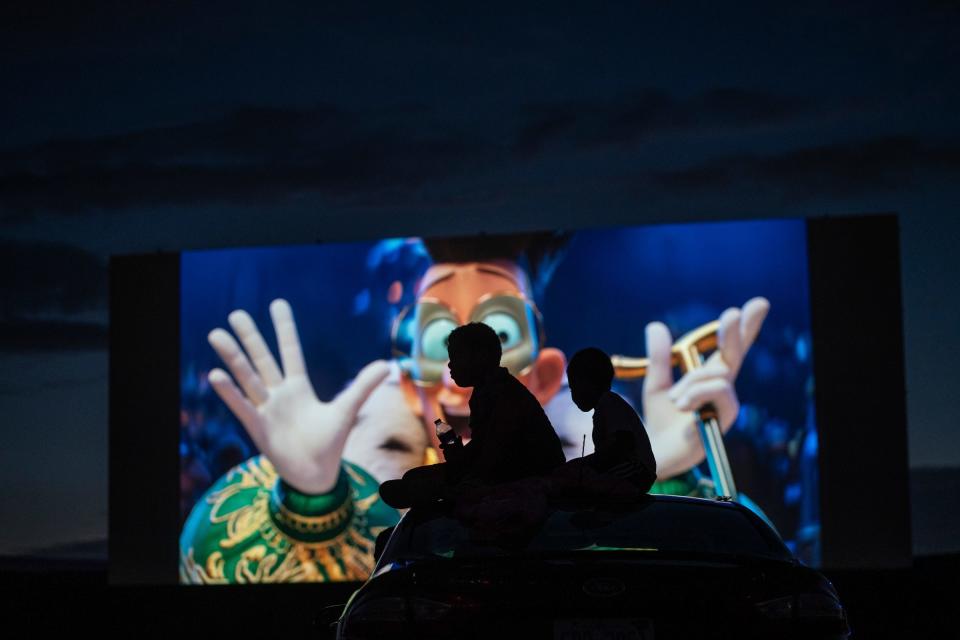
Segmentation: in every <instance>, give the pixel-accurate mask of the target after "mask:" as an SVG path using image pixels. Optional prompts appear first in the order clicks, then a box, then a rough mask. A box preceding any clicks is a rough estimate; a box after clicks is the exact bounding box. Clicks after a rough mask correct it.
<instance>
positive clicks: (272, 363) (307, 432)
mask: <svg viewBox="0 0 960 640" xmlns="http://www.w3.org/2000/svg"><path fill="white" fill-rule="evenodd" d="M270 316H271V317H272V318H273V325H274V329H275V330H276V333H277V344H278V345H279V349H280V361H281V362H282V363H283V371H282V372H281V371H280V369H279V367H277V362H276V360H275V359H274V357H273V354H271V353H270V349H269V348H268V347H267V344H266V343H265V342H264V340H263V336H261V335H260V331H259V330H258V329H257V326H256V324H255V323H254V321H253V318H251V317H250V314H248V313H247V312H246V311H242V310H238V311H234V312H233V313H231V314H230V316H229V318H228V320H229V322H230V326H231V327H232V328H233V330H234V332H235V333H236V334H237V337H238V338H239V339H240V342H241V343H242V344H243V350H241V348H240V346H239V345H238V344H237V341H236V340H234V338H233V336H232V335H231V334H230V333H229V332H228V331H226V330H224V329H220V328H217V329H214V330H213V331H211V332H210V334H209V336H208V340H209V341H210V345H211V346H212V347H213V348H214V349H215V350H216V352H217V354H219V356H220V358H221V359H222V360H223V362H224V364H225V365H226V367H227V369H229V370H230V373H231V374H233V379H235V380H236V382H237V384H239V385H240V388H238V387H237V384H234V381H233V380H232V379H231V378H230V376H229V375H227V373H226V372H225V371H224V370H222V369H213V370H212V371H210V376H209V379H210V384H211V385H212V386H213V388H214V390H215V391H216V392H217V395H219V396H220V398H221V399H223V401H224V402H225V403H226V404H227V406H228V407H230V410H231V411H232V412H233V414H234V415H235V416H236V417H237V419H238V420H240V422H241V423H242V424H243V426H244V428H246V430H247V433H249V434H250V438H251V439H252V440H253V442H254V443H255V444H256V445H257V448H258V449H259V450H260V452H261V453H262V454H264V455H265V456H266V457H267V458H268V459H269V460H270V462H271V463H272V464H273V466H274V467H275V468H276V470H277V473H278V474H279V475H280V477H281V478H283V479H284V480H285V481H286V482H287V483H289V484H290V485H291V486H293V487H294V488H296V489H297V490H299V491H301V492H303V493H309V494H320V493H326V492H328V491H330V490H331V489H333V487H334V485H335V484H336V481H337V476H338V475H339V473H340V457H341V455H342V454H343V447H344V443H345V442H346V440H347V436H348V435H349V433H350V428H351V427H352V426H353V424H354V422H356V418H357V412H358V411H359V410H360V407H361V406H362V405H363V403H364V401H365V400H366V399H367V397H368V396H369V395H370V394H371V392H372V391H373V389H374V388H375V387H376V386H377V385H378V384H380V383H381V382H382V381H383V379H384V378H385V377H386V376H387V374H388V373H389V370H390V368H389V364H388V363H387V362H386V361H384V360H377V361H374V362H371V363H370V364H368V365H367V366H366V367H364V368H363V369H362V370H361V371H360V373H359V374H358V375H357V377H356V378H355V379H354V380H353V382H352V383H350V384H349V385H348V386H347V388H345V389H344V390H343V391H342V392H340V394H339V395H338V396H337V397H336V398H335V399H334V400H333V401H331V402H321V401H320V400H318V399H317V396H316V393H314V391H313V387H312V386H311V384H310V379H309V378H308V377H307V372H306V367H305V366H304V362H303V352H302V351H301V348H300V338H299V336H298V335H297V327H296V324H294V321H293V311H292V310H291V309H290V305H289V304H288V303H287V301H286V300H279V299H278V300H274V301H273V302H272V303H271V304H270ZM244 350H245V351H246V353H244ZM248 356H249V358H248ZM240 389H243V391H242V392H241V390H240Z"/></svg>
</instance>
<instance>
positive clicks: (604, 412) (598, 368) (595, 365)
mask: <svg viewBox="0 0 960 640" xmlns="http://www.w3.org/2000/svg"><path fill="white" fill-rule="evenodd" d="M613 375H614V371H613V364H612V363H611V362H610V357H609V356H607V354H606V353H604V352H603V351H601V350H600V349H595V348H592V347H591V348H589V349H583V350H582V351H578V352H577V353H575V354H574V355H573V357H572V358H571V359H570V364H569V365H568V366H567V382H568V383H569V385H570V395H571V396H572V397H573V402H574V404H576V405H577V407H579V408H580V410H581V411H590V410H593V446H594V452H593V453H592V454H590V455H589V456H586V457H585V458H584V459H583V460H582V464H586V465H587V466H588V467H589V468H591V469H593V470H594V471H596V472H598V473H601V474H604V475H610V476H615V477H617V478H622V479H624V480H627V481H629V482H630V483H631V484H633V485H634V486H636V487H637V488H638V489H640V490H641V491H642V492H644V493H646V492H647V491H649V490H650V487H651V486H652V485H653V483H654V481H655V480H656V479H657V461H656V460H655V459H654V457H653V449H651V447H650V438H649V437H648V436H647V430H646V429H645V428H644V426H643V422H642V421H641V420H640V416H638V415H637V412H636V411H634V409H633V407H631V406H630V405H629V404H627V401H626V400H624V399H623V398H621V397H620V396H619V395H617V394H616V393H614V392H613V391H611V390H610V387H611V386H612V384H613Z"/></svg>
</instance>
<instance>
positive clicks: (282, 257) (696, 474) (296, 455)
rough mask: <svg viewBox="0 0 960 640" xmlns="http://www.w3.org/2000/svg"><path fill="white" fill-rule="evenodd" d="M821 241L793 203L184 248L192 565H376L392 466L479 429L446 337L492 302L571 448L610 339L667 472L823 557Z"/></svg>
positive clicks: (221, 568)
mask: <svg viewBox="0 0 960 640" xmlns="http://www.w3.org/2000/svg"><path fill="white" fill-rule="evenodd" d="M806 260H807V259H806V232H805V226H804V223H803V222H802V221H792V220H787V221H770V222H736V223H711V224H698V225H671V226H649V227H636V228H616V229H599V230H581V231H576V232H572V233H565V234H559V233H552V232H548V233H525V234H513V235H504V236H477V237H463V238H426V239H419V238H403V239H389V240H381V241H372V242H366V243H351V244H335V245H325V246H303V247H283V248H269V249H237V250H223V251H206V252H191V253H185V254H183V256H182V262H181V280H182V283H181V354H180V355H181V423H180V459H181V466H180V488H181V501H180V505H181V516H182V521H183V526H182V532H181V538H180V579H181V582H184V583H191V584H218V583H219V584H227V583H266V582H304V581H313V582H329V581H345V580H363V579H366V578H367V577H368V576H369V574H370V572H371V570H372V568H373V564H374V562H373V547H374V540H375V539H376V536H377V534H378V533H379V532H380V531H382V530H384V529H385V528H387V527H390V526H392V525H393V524H395V523H396V522H397V520H398V519H399V516H400V514H399V513H398V512H397V511H395V510H394V509H392V508H391V507H389V506H387V505H386V504H384V503H383V502H382V501H381V500H380V499H379V495H378V493H377V487H378V485H379V483H380V482H383V481H385V480H389V479H394V478H398V477H400V476H401V475H402V474H403V473H404V472H405V471H407V470H408V469H411V468H413V467H416V466H419V465H423V464H431V463H434V462H438V461H439V460H440V459H441V455H440V454H439V453H438V448H437V444H438V443H437V439H436V435H435V432H434V429H433V421H434V419H435V418H438V417H439V418H442V419H443V420H444V421H446V422H447V423H449V424H450V425H452V426H453V427H454V428H455V429H457V430H458V431H461V432H462V433H464V434H468V433H469V431H468V422H469V407H468V405H467V400H468V399H469V392H470V390H469V389H461V388H459V387H457V386H456V385H455V384H454V383H453V382H452V380H451V379H450V377H449V373H448V370H447V367H446V362H447V356H446V343H445V340H446V337H447V335H448V334H449V332H450V331H451V330H452V329H453V328H455V327H456V326H458V325H460V324H464V323H466V322H471V321H475V322H484V323H486V324H488V325H490V326H491V327H492V328H493V329H494V330H495V331H496V332H497V333H498V334H499V336H500V338H501V343H502V347H503V352H504V355H503V360H502V365H503V366H504V367H506V368H508V369H509V370H510V372H511V373H512V374H513V375H514V376H516V377H517V378H518V379H519V380H520V381H522V382H523V383H524V384H525V385H526V386H527V388H528V389H530V391H531V392H532V393H533V395H534V396H535V397H536V398H537V399H538V400H539V401H540V402H541V404H542V405H543V406H544V409H545V411H546V413H547V415H548V417H549V418H550V421H551V423H552V424H553V426H554V428H555V429H556V431H557V433H558V435H559V436H560V439H561V441H562V443H563V445H564V450H565V453H566V456H567V459H568V460H569V459H572V458H576V457H579V456H581V455H582V454H584V453H586V454H589V453H591V452H592V451H593V443H592V441H591V431H592V427H593V425H592V422H591V416H590V414H589V413H584V412H581V411H580V410H579V409H577V408H576V406H575V405H574V404H573V401H572V400H571V397H570V392H569V389H568V388H567V385H566V378H565V369H566V363H567V359H568V357H569V356H570V355H572V354H573V353H575V352H576V351H578V350H579V349H582V348H584V347H588V346H595V347H599V348H601V349H603V350H604V351H606V352H607V353H609V354H611V355H612V356H614V364H615V365H616V367H617V380H616V381H615V383H614V390H615V391H616V392H618V393H619V394H620V395H622V396H623V397H624V398H626V399H627V400H628V401H629V402H631V403H632V404H633V405H634V407H635V408H636V409H637V411H638V413H639V414H640V415H641V416H642V417H643V420H644V423H645V426H646V429H647V432H648V433H649V435H650V440H651V444H652V446H653V450H654V454H655V455H656V458H657V469H658V481H657V483H656V484H655V485H654V488H653V489H652V492H653V493H669V494H677V495H692V496H701V497H713V496H715V495H717V494H722V495H733V496H735V498H736V499H737V500H738V501H740V502H742V503H743V504H745V505H747V506H749V507H750V508H751V509H753V510H754V511H755V512H757V513H758V514H760V515H761V517H763V518H764V519H766V520H768V521H769V522H770V523H772V524H773V525H774V527H775V528H776V529H777V530H778V531H779V532H780V534H781V536H782V537H783V538H784V540H785V541H786V542H787V544H788V545H789V546H790V547H791V548H792V549H793V550H794V551H795V552H796V553H797V555H798V556H799V557H800V558H801V559H802V560H804V561H805V562H807V563H809V564H813V565H816V564H817V563H818V559H819V513H818V504H817V498H818V486H817V479H818V472H817V434H816V425H815V422H814V406H813V378H812V353H811V346H810V345H811V337H810V324H809V315H810V314H809V308H808V287H807V261H806ZM651 356H652V357H651ZM707 403H710V404H712V405H713V406H714V407H715V408H716V413H717V419H716V424H715V428H716V430H717V431H718V432H720V433H722V434H723V435H722V438H714V439H711V438H710V437H709V433H708V431H709V428H705V427H704V423H703V422H701V421H698V420H697V414H696V413H695V410H696V409H699V408H701V407H702V406H703V405H704V404H707ZM704 442H706V443H707V446H706V447H705V446H704Z"/></svg>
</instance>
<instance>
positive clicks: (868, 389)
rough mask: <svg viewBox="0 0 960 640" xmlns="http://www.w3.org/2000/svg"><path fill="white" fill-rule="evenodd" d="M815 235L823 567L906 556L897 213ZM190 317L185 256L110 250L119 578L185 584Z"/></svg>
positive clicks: (818, 221) (112, 515)
mask: <svg viewBox="0 0 960 640" xmlns="http://www.w3.org/2000/svg"><path fill="white" fill-rule="evenodd" d="M693 224H696V223H695V222H693ZM508 232H509V231H508V230H504V233H508ZM807 243H808V244H807V248H808V257H809V273H810V302H811V305H810V308H811V315H812V318H811V321H812V328H813V343H814V348H813V354H814V375H815V382H816V391H815V393H816V412H817V413H816V415H817V424H818V429H819V440H820V448H819V466H820V516H821V522H822V538H821V540H822V565H823V566H824V567H825V568H861V567H863V568H867V567H889V566H905V565H908V564H909V563H910V562H911V539H910V519H909V513H910V511H909V479H908V468H907V459H908V458H907V431H906V398H905V383H904V362H903V326H902V325H903V321H902V309H901V293H900V259H899V235H898V225H897V218H896V216H894V215H880V216H856V217H839V218H837V217H830V218H811V219H808V220H807ZM179 326H180V255H179V254H173V253H168V254H152V255H141V256H125V257H117V258H114V259H112V260H111V263H110V405H109V406H110V455H109V463H110V469H109V497H110V504H109V549H110V568H109V577H110V581H111V583H113V584H135V583H136V584H176V583H177V582H178V568H177V567H178V554H179V550H178V540H179V533H180V532H179V500H180V495H179V494H180V487H179V473H178V469H179V463H180V460H179V453H178V444H179V441H178V437H179V435H178V430H177V429H175V428H172V425H176V424H178V422H179V405H180V402H179V398H180V386H179V384H180V383H179V380H180V372H179V354H180V335H179Z"/></svg>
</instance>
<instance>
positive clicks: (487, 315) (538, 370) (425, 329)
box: [398, 260, 566, 447]
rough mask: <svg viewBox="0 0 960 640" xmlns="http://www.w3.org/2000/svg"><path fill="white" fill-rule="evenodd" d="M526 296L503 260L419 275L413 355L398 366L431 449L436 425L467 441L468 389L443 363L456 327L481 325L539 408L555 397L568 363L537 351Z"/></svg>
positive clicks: (410, 325) (533, 314)
mask: <svg viewBox="0 0 960 640" xmlns="http://www.w3.org/2000/svg"><path fill="white" fill-rule="evenodd" d="M528 291H529V284H528V282H527V277H526V274H525V273H524V272H523V270H522V269H520V267H519V266H518V265H516V264H515V263H513V262H510V261H506V260H503V261H489V262H470V263H444V264H437V265H434V266H432V267H430V269H428V270H427V272H426V273H425V274H424V276H423V278H422V280H421V285H420V289H419V294H418V297H417V303H416V304H415V305H414V308H413V309H412V317H411V318H409V321H408V322H407V323H406V325H405V326H406V327H407V330H408V331H409V332H410V334H411V335H410V338H411V340H410V342H411V349H410V354H409V356H408V357H407V358H404V359H403V366H404V371H405V375H404V376H403V381H402V383H401V384H402V387H403V390H404V396H405V398H406V400H407V403H408V405H409V406H410V408H411V409H412V410H413V412H414V413H415V414H417V415H419V416H421V417H422V418H423V423H424V425H429V426H430V427H431V428H430V429H428V438H429V442H430V444H431V446H433V447H436V446H437V440H436V434H435V433H434V430H433V429H432V425H433V421H434V419H436V418H441V419H443V420H444V421H445V422H448V423H449V424H450V425H452V426H453V427H454V428H455V429H456V430H457V431H458V433H461V434H462V435H464V436H466V437H469V430H468V428H467V422H468V419H469V415H470V408H469V405H468V402H469V400H470V394H471V393H472V389H471V388H464V387H461V386H459V385H457V383H456V382H455V381H454V380H453V379H452V378H451V376H450V371H449V369H448V360H449V359H448V357H447V343H446V340H447V337H448V336H449V335H450V332H451V331H453V329H455V328H456V327H458V326H460V325H463V324H467V323H469V322H483V323H484V324H487V325H488V326H490V327H491V328H493V330H494V331H496V332H497V334H498V335H499V336H500V341H501V346H502V348H503V357H502V359H501V365H502V366H504V367H506V368H507V369H508V370H509V371H510V373H512V374H513V375H515V376H516V377H517V378H518V379H519V380H520V381H521V382H523V383H524V384H525V385H526V386H527V388H529V389H530V391H531V392H532V393H533V394H534V396H536V397H537V399H538V400H539V401H540V403H541V404H546V403H547V402H548V401H549V400H550V399H551V398H552V397H553V396H554V395H555V394H556V393H557V390H558V389H559V388H560V384H561V382H562V378H563V371H564V367H565V365H566V359H565V358H564V356H563V354H562V353H561V352H560V351H558V350H557V349H550V348H543V347H542V345H541V336H542V330H541V328H540V320H539V312H538V311H537V309H536V307H535V305H534V304H533V302H532V301H531V300H530V298H529V295H528ZM398 326H399V325H398Z"/></svg>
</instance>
